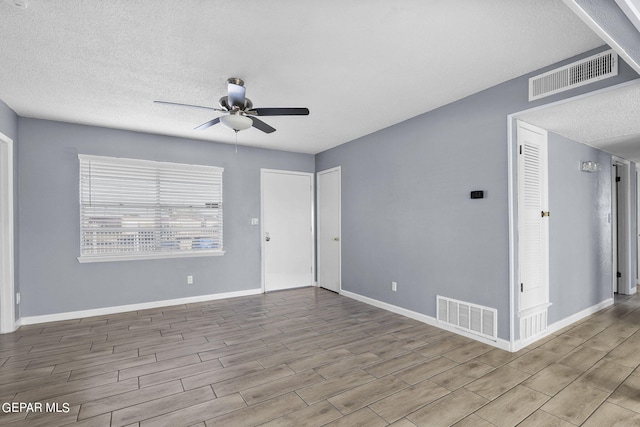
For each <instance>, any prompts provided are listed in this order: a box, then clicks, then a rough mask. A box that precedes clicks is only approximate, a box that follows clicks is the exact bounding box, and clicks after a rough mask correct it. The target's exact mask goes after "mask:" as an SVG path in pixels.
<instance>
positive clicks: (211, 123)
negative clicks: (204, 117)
mask: <svg viewBox="0 0 640 427" xmlns="http://www.w3.org/2000/svg"><path fill="white" fill-rule="evenodd" d="M217 123H220V117H216V118H215V119H212V120H209V121H208V122H206V123H203V124H201V125H200V126H198V127H196V128H194V129H193V130H203V129H206V128H208V127H211V126H213V125H215V124H217Z"/></svg>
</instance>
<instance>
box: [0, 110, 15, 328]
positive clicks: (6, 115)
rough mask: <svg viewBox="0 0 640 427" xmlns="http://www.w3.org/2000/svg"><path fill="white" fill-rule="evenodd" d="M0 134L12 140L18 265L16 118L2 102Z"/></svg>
mask: <svg viewBox="0 0 640 427" xmlns="http://www.w3.org/2000/svg"><path fill="white" fill-rule="evenodd" d="M0 132H1V133H3V134H4V135H6V136H8V137H9V138H11V139H12V140H13V164H14V168H13V195H14V200H13V222H14V225H15V228H14V233H13V234H14V237H13V240H14V251H13V253H14V261H15V264H16V265H17V263H18V256H19V254H18V237H19V236H18V167H17V165H18V116H17V114H16V113H15V112H14V111H13V110H12V109H11V108H10V107H9V106H8V105H7V104H5V103H4V102H3V101H2V100H0ZM17 270H18V269H17V268H16V269H15V271H14V290H15V292H20V280H19V272H18V271H17ZM15 314H16V319H18V318H20V307H19V306H18V305H17V304H16V306H15Z"/></svg>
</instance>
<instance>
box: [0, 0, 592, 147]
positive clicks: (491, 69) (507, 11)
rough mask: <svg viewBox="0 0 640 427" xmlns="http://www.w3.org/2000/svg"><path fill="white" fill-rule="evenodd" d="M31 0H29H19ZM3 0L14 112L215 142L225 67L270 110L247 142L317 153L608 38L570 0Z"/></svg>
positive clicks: (1, 61)
mask: <svg viewBox="0 0 640 427" xmlns="http://www.w3.org/2000/svg"><path fill="white" fill-rule="evenodd" d="M20 1H22V0H20ZM26 1H27V2H28V7H27V8H24V9H23V8H17V7H14V6H13V5H11V4H10V3H13V1H2V2H0V40H1V42H0V76H1V78H0V99H2V100H3V101H4V102H6V103H7V104H8V105H9V106H10V107H11V108H13V109H14V110H15V111H16V112H17V113H18V114H19V115H21V116H26V117H36V118H43V119H52V120H60V121H66V122H74V123H83V124H91V125H99V126H106V127H113V128H121V129H130V130H139V131H145V132H152V133H158V134H167V135H176V136H183V137H189V138H198V139H205V140H212V141H219V142H226V143H232V142H234V140H235V139H234V134H233V132H232V131H230V130H228V129H226V128H224V127H222V126H219V125H218V126H214V127H211V128H209V129H206V130H205V131H194V130H193V128H194V127H195V126H197V125H199V124H201V123H203V122H205V121H207V120H209V119H211V118H213V117H215V116H216V115H218V113H216V112H212V111H211V112H210V111H206V110H196V109H188V108H179V107H171V106H166V105H157V104H153V102H152V101H153V100H166V101H174V102H181V103H188V104H199V105H207V106H212V107H216V106H217V100H218V98H219V97H221V96H223V95H225V94H226V79H227V78H228V77H240V78H242V79H244V80H245V82H246V87H247V96H248V97H249V98H251V100H252V101H253V103H254V105H255V106H257V107H308V108H309V109H310V111H311V114H310V115H309V116H306V117H267V118H265V119H264V121H265V122H267V123H269V124H270V125H272V126H274V127H275V128H277V132H275V133H273V134H264V133H262V132H260V131H258V130H256V129H249V130H247V131H243V132H240V133H239V134H238V143H239V144H241V145H251V146H259V147H268V148H274V149H282V150H288V151H296V152H305V153H317V152H320V151H323V150H325V149H328V148H330V147H333V146H336V145H339V144H342V143H344V142H347V141H350V140H353V139H355V138H358V137H360V136H363V135H366V134H369V133H371V132H374V131H376V130H379V129H381V128H384V127H387V126H390V125H392V124H395V123H398V122H401V121H403V120H406V119H408V118H410V117H414V116H416V115H419V114H421V113H424V112H426V111H430V110H432V109H434V108H437V107H439V106H441V105H445V104H447V103H450V102H452V101H455V100H457V99H460V98H462V97H465V96H467V95H469V94H472V93H475V92H478V91H480V90H483V89H486V88H488V87H491V86H493V85H495V84H498V83H500V82H503V81H506V80H509V79H512V78H514V77H517V76H520V75H522V74H525V73H527V72H530V71H533V70H536V69H539V68H541V67H544V66H547V65H549V64H552V63H555V62H557V61H560V60H563V59H566V58H568V57H571V56H573V55H576V54H579V53H582V52H584V51H586V50H589V49H591V48H594V47H597V46H600V45H602V41H601V40H600V39H599V38H598V37H597V36H595V35H594V33H593V32H592V31H591V30H589V29H588V28H587V27H586V25H585V24H583V23H582V22H581V21H580V20H579V19H578V18H577V17H576V16H575V15H574V14H573V13H572V12H571V11H570V10H569V9H568V8H567V7H566V6H565V5H564V4H563V3H562V1H561V0H536V1H530V0H482V1H480V0H460V1H455V2H451V1H445V0H430V1H425V0H397V1H387V0H385V1H382V0H354V1H338V0H324V1H293V0H271V1H259V0H247V1H233V0H215V1H213V0H182V1H166V0H131V1H101V0H100V1H98V0H73V1H72V0H55V1H54V0H26Z"/></svg>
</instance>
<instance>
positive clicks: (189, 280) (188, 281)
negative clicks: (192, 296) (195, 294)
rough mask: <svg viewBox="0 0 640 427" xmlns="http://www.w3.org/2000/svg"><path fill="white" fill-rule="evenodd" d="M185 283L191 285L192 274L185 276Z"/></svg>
mask: <svg viewBox="0 0 640 427" xmlns="http://www.w3.org/2000/svg"><path fill="white" fill-rule="evenodd" d="M187 285H193V276H191V275H189V276H187Z"/></svg>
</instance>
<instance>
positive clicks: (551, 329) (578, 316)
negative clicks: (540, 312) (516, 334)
mask: <svg viewBox="0 0 640 427" xmlns="http://www.w3.org/2000/svg"><path fill="white" fill-rule="evenodd" d="M612 304H613V298H608V299H606V300H604V301H602V302H600V303H598V304H596V305H593V306H591V307H589V308H586V309H584V310H582V311H579V312H577V313H575V314H573V315H571V316H569V317H565V318H564V319H562V320H558V321H557V322H555V323H553V324H551V325H549V326H547V330H546V331H545V333H543V334H540V335H536V336H534V337H531V338H529V339H526V340H517V341H515V342H513V344H512V348H511V351H512V352H516V351H519V350H522V349H523V348H525V347H526V346H528V345H529V344H531V343H533V342H535V341H538V340H539V339H542V338H544V337H547V336H549V335H551V334H553V333H555V332H557V331H559V330H560V329H562V328H564V327H566V326H569V325H571V324H573V323H575V322H577V321H579V320H582V319H584V318H585V317H587V316H590V315H592V314H594V313H597V312H598V311H600V310H602V309H604V308H607V307H609V306H610V305H612Z"/></svg>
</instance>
